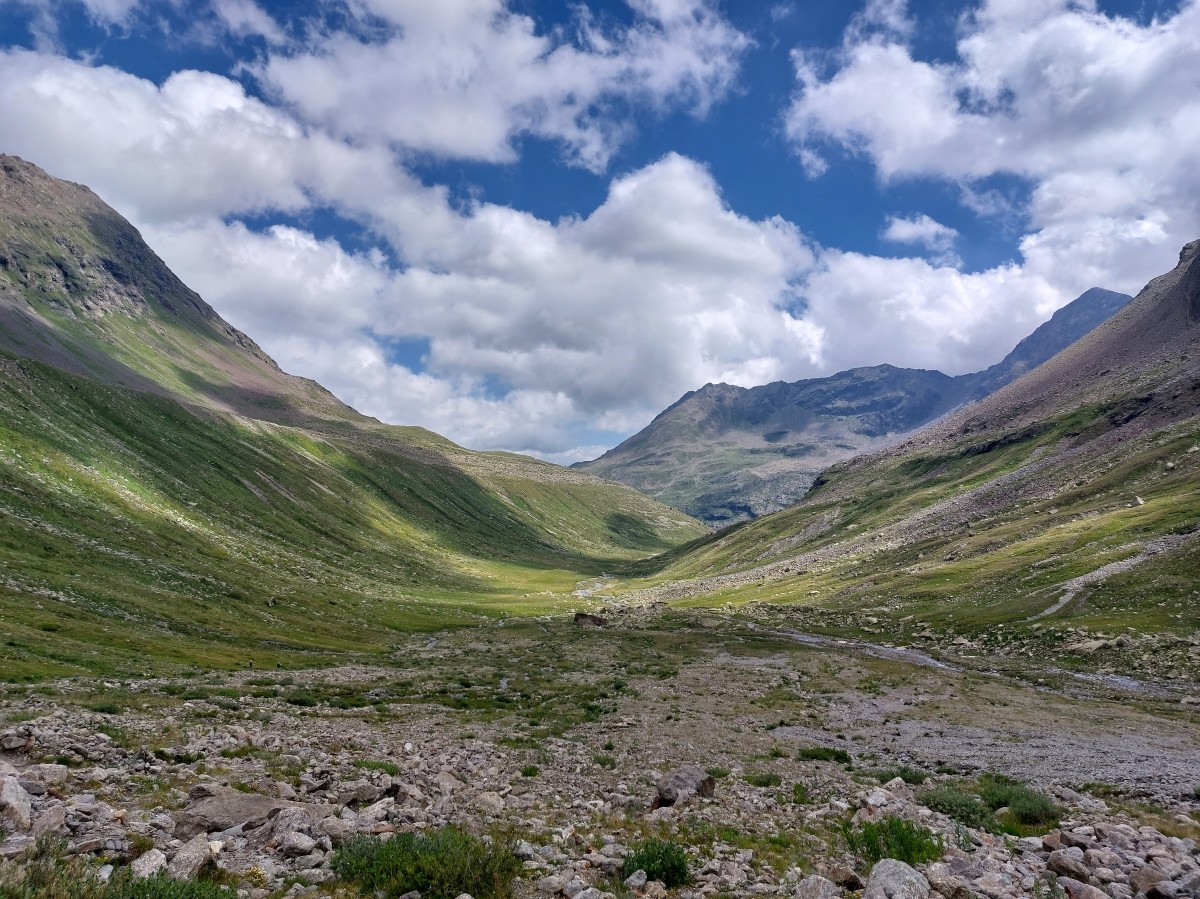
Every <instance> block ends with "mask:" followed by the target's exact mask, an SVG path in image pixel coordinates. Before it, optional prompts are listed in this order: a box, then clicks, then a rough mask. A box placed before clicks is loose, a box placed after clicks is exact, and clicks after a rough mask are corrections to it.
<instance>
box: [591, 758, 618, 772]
mask: <svg viewBox="0 0 1200 899" xmlns="http://www.w3.org/2000/svg"><path fill="white" fill-rule="evenodd" d="M592 761H593V762H595V763H596V764H597V765H599V766H600V767H601V768H607V769H609V770H610V771H611V770H612V769H613V768H615V767H617V760H616V759H614V758H613V757H612V756H611V755H603V754H601V755H594V756H592Z"/></svg>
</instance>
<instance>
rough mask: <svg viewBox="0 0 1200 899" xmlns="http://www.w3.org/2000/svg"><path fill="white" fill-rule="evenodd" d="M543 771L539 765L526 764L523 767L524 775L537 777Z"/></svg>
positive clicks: (522, 773) (522, 772)
mask: <svg viewBox="0 0 1200 899" xmlns="http://www.w3.org/2000/svg"><path fill="white" fill-rule="evenodd" d="M541 773H542V769H541V768H539V767H538V766H537V765H526V766H525V767H523V768H522V769H521V776H522V777H537V776H538V775H539V774H541Z"/></svg>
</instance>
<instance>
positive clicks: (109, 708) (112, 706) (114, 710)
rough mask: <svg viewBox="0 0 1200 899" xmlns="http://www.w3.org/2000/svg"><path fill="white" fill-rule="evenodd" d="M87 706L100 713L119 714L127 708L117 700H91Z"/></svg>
mask: <svg viewBox="0 0 1200 899" xmlns="http://www.w3.org/2000/svg"><path fill="white" fill-rule="evenodd" d="M85 708H87V709H89V710H91V711H93V712H95V713H96V714H98V715H119V714H121V713H122V712H123V711H125V709H124V708H123V707H122V706H121V705H120V704H119V703H116V702H90V703H88V704H87V705H86V706H85Z"/></svg>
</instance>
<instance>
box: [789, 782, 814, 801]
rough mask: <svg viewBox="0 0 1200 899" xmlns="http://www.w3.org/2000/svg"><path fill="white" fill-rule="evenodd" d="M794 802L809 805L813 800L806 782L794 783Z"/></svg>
mask: <svg viewBox="0 0 1200 899" xmlns="http://www.w3.org/2000/svg"><path fill="white" fill-rule="evenodd" d="M792 802H794V803H796V805H808V803H810V802H812V793H810V792H809V790H808V787H806V786H805V785H804V784H792Z"/></svg>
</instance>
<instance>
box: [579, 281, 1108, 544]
mask: <svg viewBox="0 0 1200 899" xmlns="http://www.w3.org/2000/svg"><path fill="white" fill-rule="evenodd" d="M1129 300H1130V297H1128V296H1126V295H1125V294H1121V293H1114V292H1113V291H1110V290H1101V289H1099V288H1093V289H1092V290H1089V291H1087V292H1086V293H1084V294H1083V295H1082V296H1080V297H1078V298H1077V299H1075V300H1073V301H1072V302H1071V303H1069V304H1067V305H1066V306H1064V307H1063V308H1062V309H1060V310H1058V311H1057V312H1056V313H1055V314H1054V316H1053V317H1052V318H1051V319H1050V320H1049V321H1047V322H1045V323H1043V324H1042V325H1040V326H1039V327H1038V328H1037V329H1036V330H1035V331H1034V332H1033V333H1032V334H1031V335H1029V337H1027V338H1025V339H1024V340H1022V341H1021V342H1020V343H1019V344H1018V345H1017V347H1016V348H1015V349H1014V350H1013V351H1012V352H1011V353H1009V355H1008V356H1006V357H1005V358H1004V359H1003V360H1002V361H1000V362H998V363H997V364H995V365H993V366H992V367H990V368H988V369H987V370H986V371H982V372H976V373H974V374H969V375H961V376H959V377H954V378H952V377H950V376H948V375H944V374H942V373H941V372H938V371H923V370H919V369H908V368H896V367H895V366H892V365H879V366H875V367H872V368H856V369H851V370H849V371H844V372H839V373H838V374H836V375H832V376H830V377H827V378H813V379H810V380H805V381H796V382H794V383H790V384H789V383H784V382H782V381H779V382H776V383H774V384H767V385H765V386H762V387H752V388H748V389H747V388H743V387H733V386H731V385H729V384H708V385H705V386H704V387H702V388H701V389H700V390H696V391H693V392H691V393H688V394H686V395H684V396H683V397H682V398H681V399H680V400H679V401H678V402H676V403H675V404H674V405H673V406H671V407H670V408H668V409H666V410H665V411H664V412H662V413H661V414H660V415H659V416H658V417H656V418H655V419H654V421H653V422H651V423H650V424H649V425H647V426H646V427H645V428H644V429H643V430H642V431H640V432H638V433H637V434H635V435H633V436H632V437H630V438H629V439H628V440H626V441H624V442H623V443H621V444H620V445H619V446H617V447H615V448H613V449H611V450H609V451H608V452H607V453H605V454H604V455H603V456H601V457H600V458H599V459H596V460H594V461H592V462H584V463H580V464H578V465H577V466H575V467H576V468H579V469H580V470H583V471H589V472H592V473H593V474H598V475H601V476H602V477H606V478H609V479H611V480H614V481H619V482H621V483H623V484H629V485H631V486H633V487H636V488H638V489H639V490H641V491H643V492H644V493H647V494H649V495H650V496H653V497H654V498H656V499H659V500H662V501H663V502H665V503H667V504H669V505H672V506H674V507H675V508H677V509H682V510H684V511H685V512H687V513H688V514H690V515H695V516H696V517H698V518H701V519H704V520H706V521H708V522H709V523H710V524H714V525H721V524H728V523H730V522H732V521H737V520H739V519H744V518H753V517H756V516H758V515H763V514H766V513H768V512H773V511H777V510H779V509H783V508H786V507H788V506H790V505H792V504H794V503H796V502H797V501H799V500H800V498H801V497H803V496H804V494H805V493H806V492H807V490H808V488H809V487H810V486H811V485H812V483H813V481H814V480H815V479H816V477H817V475H818V474H819V473H820V472H821V471H823V470H824V469H826V468H828V467H829V466H830V465H833V464H834V463H836V462H840V461H842V460H845V459H849V458H852V457H854V456H857V455H860V454H862V453H864V452H871V451H873V450H877V449H880V448H882V447H885V446H889V445H891V444H893V443H896V442H897V441H899V440H901V439H903V438H904V436H905V435H907V434H910V433H912V432H913V431H915V430H917V429H918V428H920V427H922V426H924V425H926V424H928V423H929V422H931V421H933V420H934V419H936V418H938V417H939V416H941V415H945V414H946V413H947V412H949V411H951V410H952V409H954V408H956V407H958V406H960V405H962V404H963V403H965V402H969V401H971V400H973V399H979V398H981V397H984V396H987V395H989V394H991V393H994V392H996V391H997V390H999V389H1000V388H1002V387H1004V386H1005V385H1006V384H1009V383H1011V382H1012V381H1014V380H1016V379H1017V378H1019V377H1020V376H1021V375H1023V374H1024V373H1025V372H1027V371H1029V370H1030V369H1032V368H1035V367H1037V366H1038V365H1040V364H1041V363H1042V362H1045V361H1046V360H1047V359H1049V358H1050V357H1051V356H1053V355H1054V354H1055V353H1057V352H1059V351H1060V350H1062V349H1064V348H1065V347H1067V346H1069V345H1071V344H1072V343H1074V342H1075V341H1076V340H1078V339H1079V338H1080V337H1082V336H1083V335H1084V334H1086V333H1088V332H1089V331H1091V330H1092V329H1093V328H1095V327H1096V326H1097V325H1099V324H1101V323H1102V322H1104V321H1105V320H1106V319H1108V318H1109V317H1110V316H1111V315H1112V314H1113V313H1114V312H1116V311H1117V310H1118V309H1120V308H1121V307H1122V306H1124V305H1125V304H1126V303H1127V302H1129Z"/></svg>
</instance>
